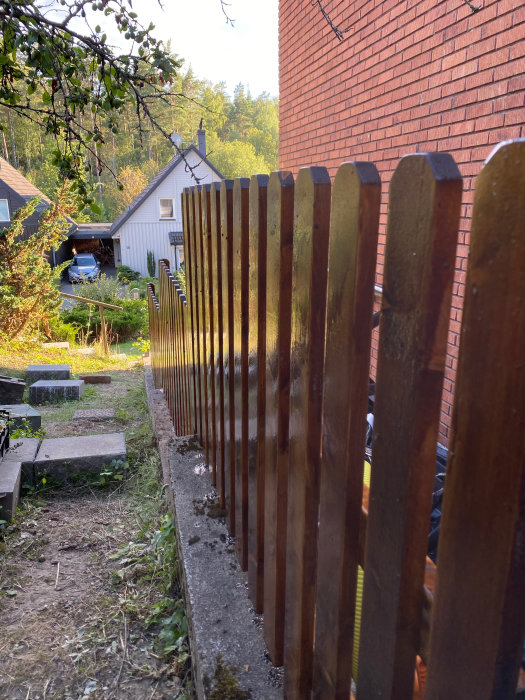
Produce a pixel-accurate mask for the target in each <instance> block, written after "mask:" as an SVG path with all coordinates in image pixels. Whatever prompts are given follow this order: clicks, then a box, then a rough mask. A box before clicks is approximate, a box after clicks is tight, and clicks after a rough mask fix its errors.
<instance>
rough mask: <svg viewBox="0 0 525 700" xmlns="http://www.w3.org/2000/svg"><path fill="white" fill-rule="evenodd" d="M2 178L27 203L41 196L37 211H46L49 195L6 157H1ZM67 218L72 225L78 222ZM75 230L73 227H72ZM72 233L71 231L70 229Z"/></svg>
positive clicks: (0, 177) (49, 202)
mask: <svg viewBox="0 0 525 700" xmlns="http://www.w3.org/2000/svg"><path fill="white" fill-rule="evenodd" d="M0 180H1V181H2V182H4V183H5V184H6V185H7V186H8V187H9V188H10V189H12V190H13V192H16V193H17V194H18V196H19V197H21V198H22V199H23V200H24V201H25V202H26V203H27V202H29V201H30V200H31V199H34V198H35V197H40V198H41V201H40V202H39V204H38V206H37V208H36V210H35V211H36V212H37V213H41V212H43V211H45V210H46V209H47V208H48V206H49V205H50V204H51V200H50V199H49V197H46V195H45V194H44V193H43V192H41V191H40V190H39V189H38V187H35V185H33V183H32V182H30V181H29V180H28V179H27V178H26V177H24V176H23V175H22V173H21V172H19V171H18V170H17V169H16V168H15V167H13V166H12V165H11V164H10V163H9V162H8V161H7V160H5V158H2V157H0ZM67 220H68V221H69V222H71V224H72V226H76V225H77V224H76V222H75V221H74V220H73V219H71V218H70V217H69V216H68V217H67ZM71 230H73V229H71ZM70 233H71V231H70Z"/></svg>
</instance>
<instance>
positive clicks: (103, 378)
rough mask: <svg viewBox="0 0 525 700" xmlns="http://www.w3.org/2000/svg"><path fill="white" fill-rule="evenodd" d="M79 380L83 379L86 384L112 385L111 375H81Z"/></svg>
mask: <svg viewBox="0 0 525 700" xmlns="http://www.w3.org/2000/svg"><path fill="white" fill-rule="evenodd" d="M79 379H83V380H84V381H85V382H86V384H111V377H110V376H109V374H81V375H80V376H79Z"/></svg>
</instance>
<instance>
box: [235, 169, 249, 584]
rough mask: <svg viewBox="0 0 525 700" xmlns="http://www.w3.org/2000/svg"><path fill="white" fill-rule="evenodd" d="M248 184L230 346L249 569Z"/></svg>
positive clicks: (243, 187) (242, 190) (242, 531)
mask: <svg viewBox="0 0 525 700" xmlns="http://www.w3.org/2000/svg"><path fill="white" fill-rule="evenodd" d="M249 187H250V180H249V179H248V178H245V177H239V178H237V179H236V180H234V185H233V319H232V321H233V344H234V377H235V390H234V391H235V448H234V449H235V523H236V527H235V551H236V552H237V558H238V559H239V563H240V565H241V567H242V569H243V570H244V571H246V569H247V568H248V464H247V462H248V235H249V220H248V206H249Z"/></svg>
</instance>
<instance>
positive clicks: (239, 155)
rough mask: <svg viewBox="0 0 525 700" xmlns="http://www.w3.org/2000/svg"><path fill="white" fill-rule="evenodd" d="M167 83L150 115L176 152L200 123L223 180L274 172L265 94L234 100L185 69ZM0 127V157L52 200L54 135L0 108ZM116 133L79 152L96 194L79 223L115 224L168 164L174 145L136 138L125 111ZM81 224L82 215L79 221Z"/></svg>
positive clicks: (273, 126)
mask: <svg viewBox="0 0 525 700" xmlns="http://www.w3.org/2000/svg"><path fill="white" fill-rule="evenodd" d="M173 80H174V83H173V84H172V85H171V89H170V91H171V93H172V94H171V96H170V97H169V98H167V99H166V100H158V99H157V100H155V101H153V102H152V104H151V107H150V110H151V114H152V116H153V117H154V119H155V120H156V122H157V123H158V124H159V125H160V126H161V127H162V128H163V129H164V131H165V132H167V133H168V134H171V133H173V132H176V133H178V134H179V135H180V136H181V137H182V142H183V143H182V148H185V147H188V146H189V145H190V144H192V143H193V144H195V145H197V130H198V128H199V125H200V123H201V120H202V124H203V128H204V129H205V130H206V141H207V144H206V146H207V155H208V158H209V159H210V161H211V162H212V163H213V165H214V166H215V167H216V168H217V169H218V170H219V171H220V172H222V173H223V174H224V176H225V177H228V178H232V177H245V176H249V175H252V174H253V173H269V172H270V171H271V170H275V169H277V146H278V100H277V98H274V97H270V96H269V95H268V94H267V93H263V94H262V95H259V96H258V97H255V98H254V97H252V96H251V94H250V92H249V90H248V89H247V88H246V87H245V86H244V85H242V84H239V85H238V86H237V87H236V89H235V91H234V95H233V98H232V97H230V95H228V93H227V91H226V87H225V84H224V83H219V84H216V85H214V84H212V83H210V82H209V81H207V80H203V79H200V78H198V77H197V76H196V75H195V74H194V72H193V71H192V69H191V67H189V68H188V69H186V70H181V71H179V74H178V75H177V76H175V77H174V79H173ZM18 89H19V91H20V93H21V96H22V98H23V96H24V93H27V91H28V86H27V84H26V83H25V82H23V81H21V82H20V85H19V86H18ZM143 89H144V90H147V89H148V88H147V86H144V88H143ZM34 97H35V96H34V95H33V96H32V99H33V98H34ZM37 97H39V98H40V99H41V100H42V104H45V101H46V100H47V99H49V96H48V95H46V94H45V93H44V92H42V94H41V95H37ZM0 125H1V127H2V131H1V132H0V139H1V144H0V153H1V155H2V156H3V157H4V158H6V159H7V160H8V161H9V162H10V163H11V164H12V165H14V166H15V167H16V168H18V169H19V170H20V171H21V172H22V174H24V175H25V176H26V177H27V178H28V179H29V180H31V182H33V183H34V184H35V185H36V186H37V187H38V188H39V189H40V190H42V192H44V193H45V194H46V195H47V196H49V197H50V198H53V196H54V194H55V192H56V190H57V187H58V186H59V184H60V183H59V180H58V170H57V168H56V167H55V165H54V163H53V159H54V151H55V149H56V142H55V137H54V135H53V134H52V133H45V132H44V131H43V130H42V129H41V128H39V127H38V126H37V125H35V124H33V123H31V121H30V120H28V119H27V118H24V117H22V116H18V115H16V114H14V113H13V112H12V111H11V110H8V109H7V108H6V107H3V106H2V107H0ZM118 125H119V128H118V130H117V129H110V128H109V127H108V126H104V125H101V127H100V129H101V137H100V142H99V146H98V148H96V149H95V148H94V149H92V150H91V152H90V151H89V150H85V152H84V159H85V168H86V177H87V179H88V180H89V181H90V182H91V183H92V184H93V185H94V186H95V195H96V200H95V201H96V206H95V207H92V209H91V210H88V213H87V214H85V218H84V220H92V221H113V220H114V219H116V217H117V216H118V215H119V214H120V213H121V212H122V211H123V210H124V208H125V207H126V206H128V205H129V204H130V202H131V201H133V199H134V198H135V196H136V195H137V194H138V193H139V192H141V191H142V189H143V188H144V187H145V186H146V185H147V183H148V182H149V181H150V180H151V179H152V177H154V176H155V175H156V174H157V173H158V171H159V170H160V169H161V168H162V167H163V166H164V165H165V164H166V163H167V162H168V161H169V159H170V158H172V157H173V152H174V151H173V147H172V145H171V144H170V142H169V141H168V140H167V138H166V137H165V136H164V135H163V134H162V133H161V132H160V131H159V130H156V129H155V128H154V127H153V126H148V128H147V129H146V131H145V133H143V134H142V135H141V134H140V132H139V131H138V130H137V119H136V114H134V111H133V109H132V108H131V107H127V108H126V110H125V111H124V112H123V113H121V114H120V115H119V117H118ZM115 132H116V133H115ZM103 164H105V165H107V166H108V168H109V169H108V168H106V167H103ZM112 173H114V174H115V175H116V178H117V179H115V177H113V175H112ZM82 218H83V217H82V215H81V216H79V217H77V220H82Z"/></svg>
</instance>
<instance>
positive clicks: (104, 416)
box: [73, 408, 115, 421]
mask: <svg viewBox="0 0 525 700" xmlns="http://www.w3.org/2000/svg"><path fill="white" fill-rule="evenodd" d="M113 418H115V409H114V408H86V409H82V410H80V411H75V413H74V414H73V420H93V421H99V420H113Z"/></svg>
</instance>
